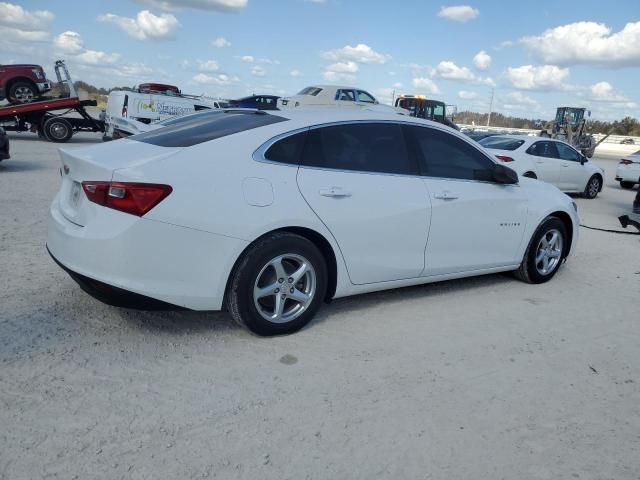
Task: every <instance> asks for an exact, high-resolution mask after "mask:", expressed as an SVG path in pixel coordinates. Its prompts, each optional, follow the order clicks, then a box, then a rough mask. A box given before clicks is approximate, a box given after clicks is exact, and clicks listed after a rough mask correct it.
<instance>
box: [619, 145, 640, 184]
mask: <svg viewBox="0 0 640 480" xmlns="http://www.w3.org/2000/svg"><path fill="white" fill-rule="evenodd" d="M616 180H617V181H618V182H620V186H621V187H622V188H633V186H634V185H635V184H637V183H640V150H638V151H637V152H635V153H632V154H631V155H627V156H625V157H624V158H623V159H622V160H620V163H619V164H618V168H617V169H616Z"/></svg>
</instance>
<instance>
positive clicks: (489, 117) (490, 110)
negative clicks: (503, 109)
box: [487, 88, 495, 127]
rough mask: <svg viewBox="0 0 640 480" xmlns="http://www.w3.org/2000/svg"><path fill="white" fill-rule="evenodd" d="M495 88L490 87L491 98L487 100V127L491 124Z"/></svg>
mask: <svg viewBox="0 0 640 480" xmlns="http://www.w3.org/2000/svg"><path fill="white" fill-rule="evenodd" d="M494 91H495V89H493V88H492V89H491V100H490V101H489V116H488V117H487V127H488V126H489V125H491V112H492V111H493V94H494Z"/></svg>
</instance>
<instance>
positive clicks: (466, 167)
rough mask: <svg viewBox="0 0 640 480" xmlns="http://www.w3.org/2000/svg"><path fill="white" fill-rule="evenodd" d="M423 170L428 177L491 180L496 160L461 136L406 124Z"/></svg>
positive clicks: (410, 140) (412, 145)
mask: <svg viewBox="0 0 640 480" xmlns="http://www.w3.org/2000/svg"><path fill="white" fill-rule="evenodd" d="M406 130H407V135H408V137H409V142H410V145H411V147H412V149H413V151H414V153H415V155H416V156H417V158H418V162H419V164H420V170H421V172H422V174H423V175H426V176H428V177H440V178H457V179H463V180H481V181H491V180H492V179H493V173H492V172H493V168H494V165H495V163H494V162H492V161H491V160H490V159H489V158H487V157H486V155H483V154H482V152H480V151H479V150H478V149H476V148H474V147H472V146H471V145H469V144H468V143H467V142H465V141H463V140H461V139H459V138H458V137H456V136H454V135H452V134H450V133H446V132H443V131H441V130H436V129H435V128H429V127H414V126H407V127H406Z"/></svg>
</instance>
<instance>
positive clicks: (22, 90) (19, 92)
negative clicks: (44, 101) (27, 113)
mask: <svg viewBox="0 0 640 480" xmlns="http://www.w3.org/2000/svg"><path fill="white" fill-rule="evenodd" d="M14 96H15V98H16V100H17V101H19V102H21V103H28V102H31V101H33V99H34V97H35V95H34V94H33V90H31V89H30V88H29V87H18V88H16V90H15V92H14Z"/></svg>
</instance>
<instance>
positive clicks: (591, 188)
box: [583, 175, 602, 199]
mask: <svg viewBox="0 0 640 480" xmlns="http://www.w3.org/2000/svg"><path fill="white" fill-rule="evenodd" d="M601 189H602V179H601V178H600V176H599V175H593V176H592V177H591V178H590V179H589V181H588V182H587V186H586V187H585V188H584V194H583V195H584V197H585V198H589V199H592V198H596V197H597V196H598V193H599V192H600V190H601Z"/></svg>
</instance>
